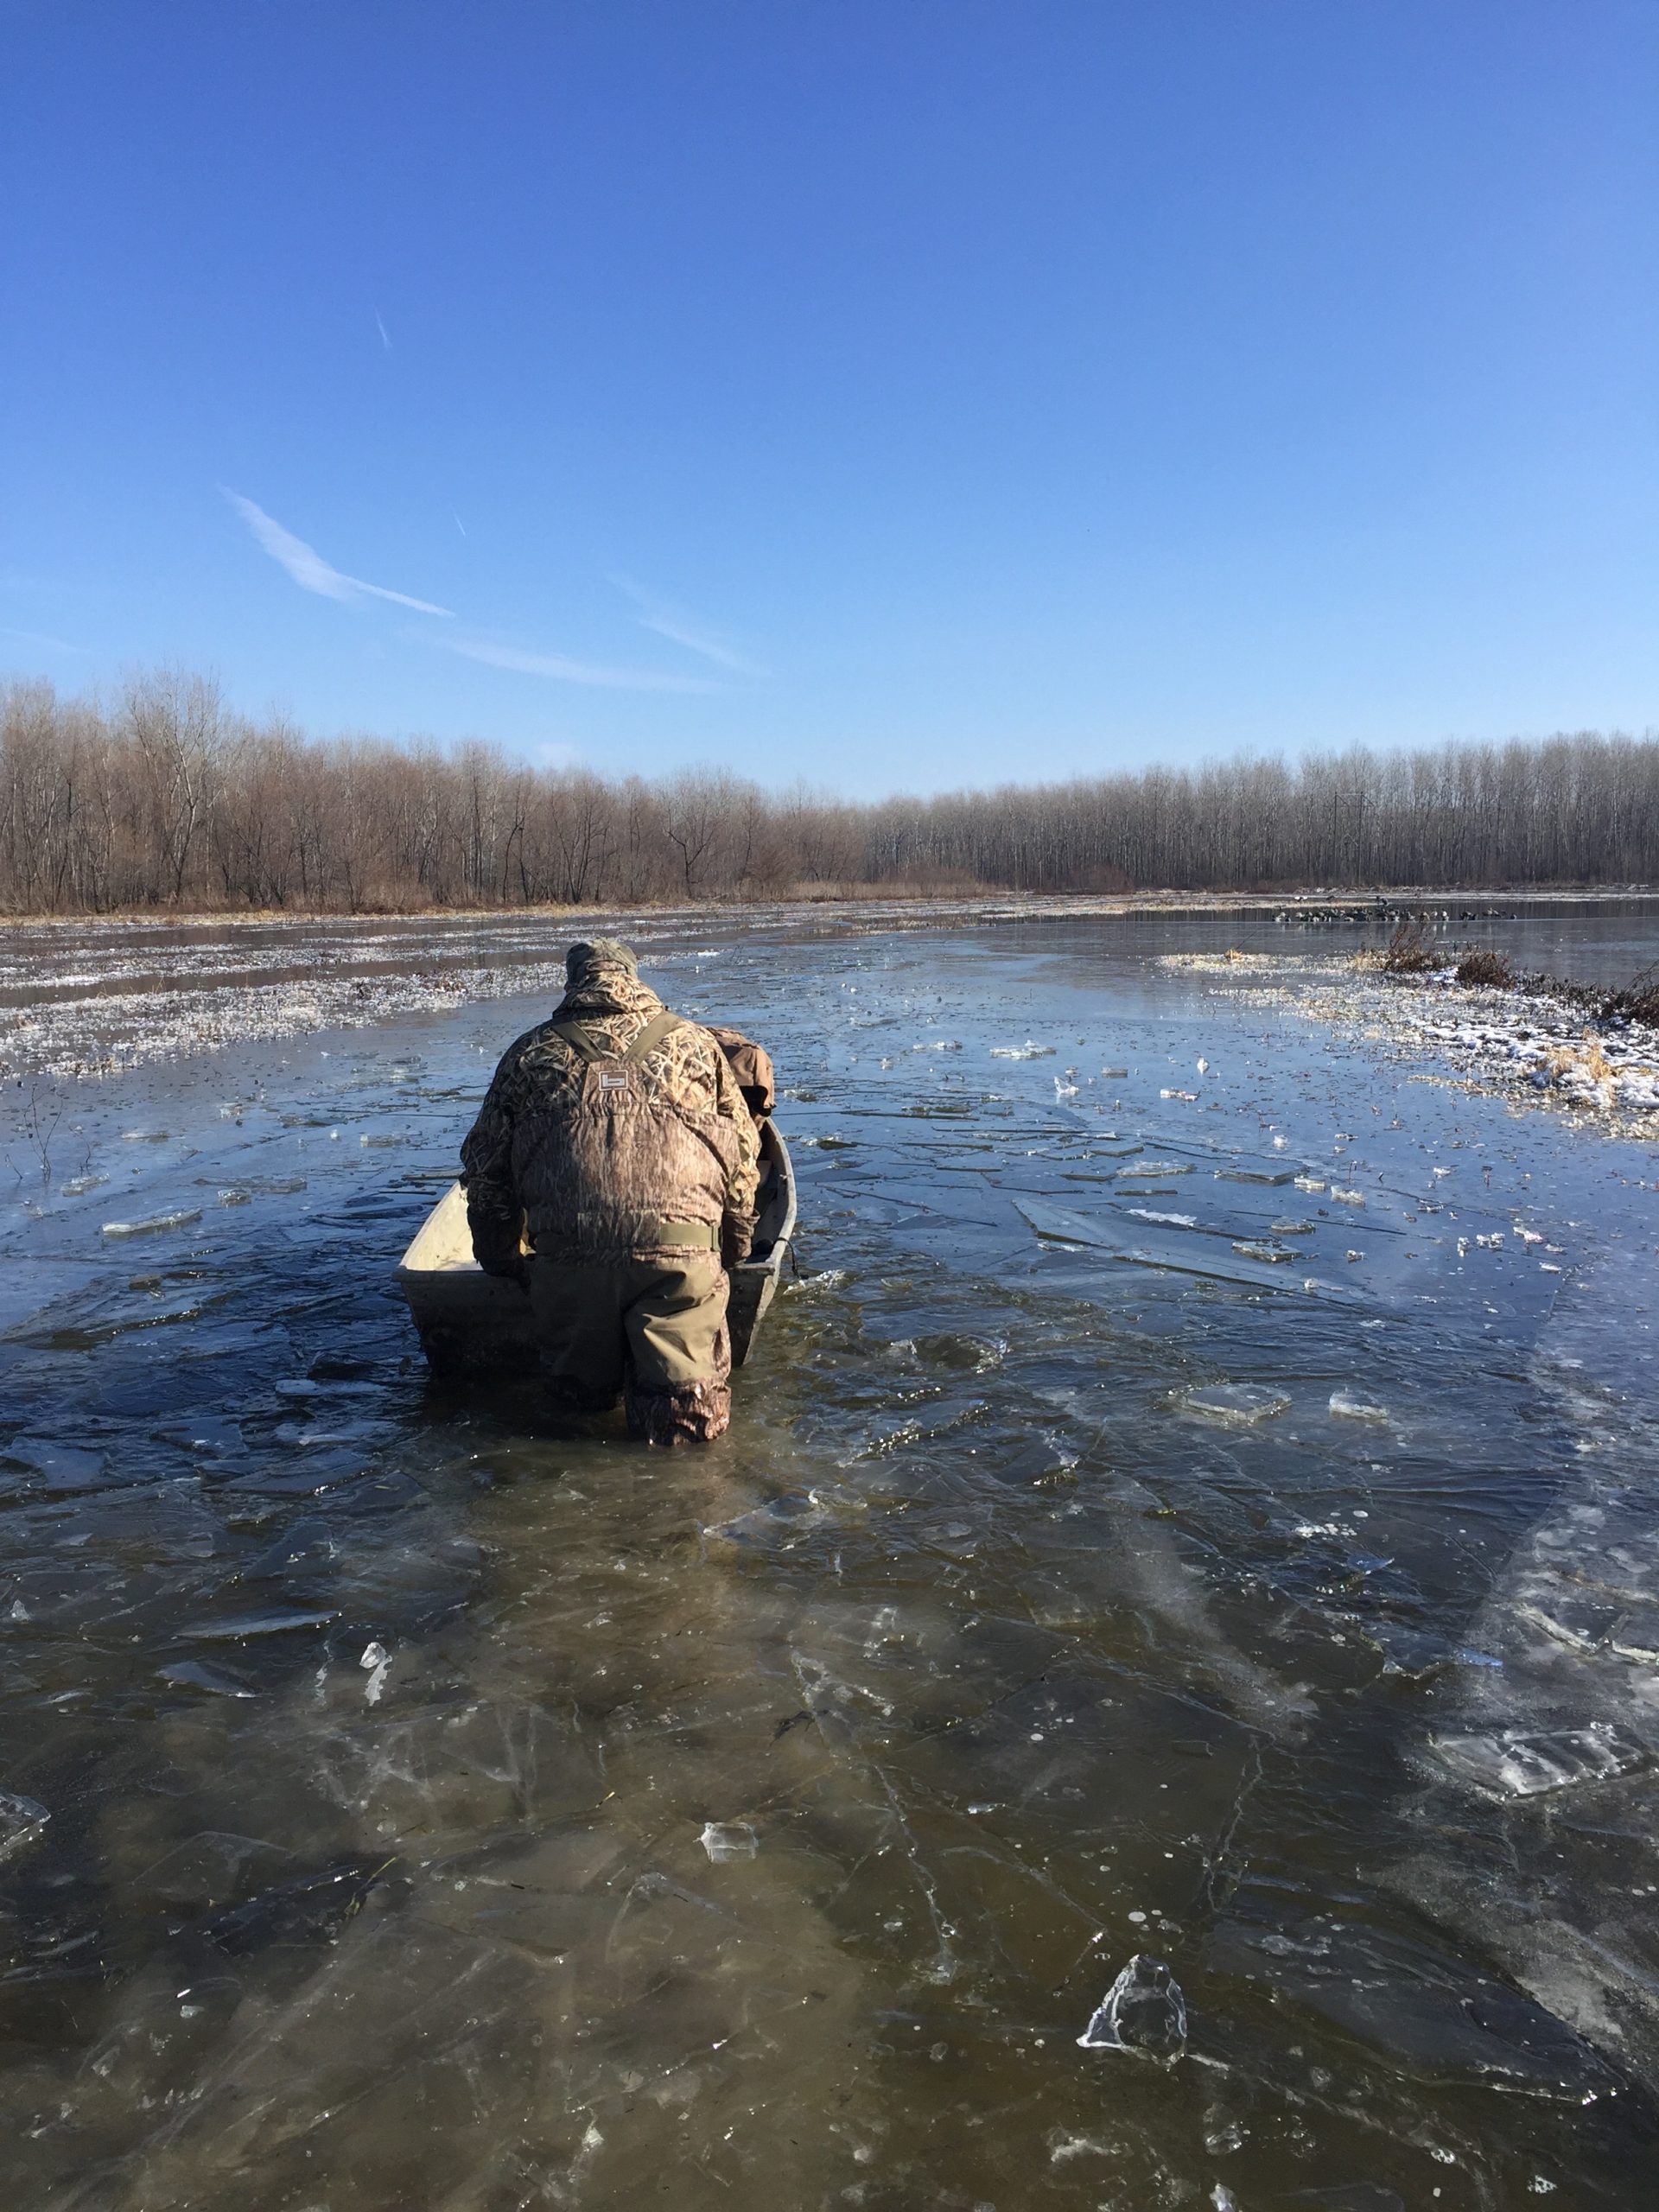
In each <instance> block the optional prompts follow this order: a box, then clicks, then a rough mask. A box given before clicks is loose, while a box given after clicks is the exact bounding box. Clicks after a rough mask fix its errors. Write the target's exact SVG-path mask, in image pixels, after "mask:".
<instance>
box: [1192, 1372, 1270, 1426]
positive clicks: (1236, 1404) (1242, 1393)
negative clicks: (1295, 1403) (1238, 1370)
mask: <svg viewBox="0 0 1659 2212" xmlns="http://www.w3.org/2000/svg"><path fill="white" fill-rule="evenodd" d="M1176 1402H1177V1404H1178V1405H1179V1407H1180V1408H1181V1410H1182V1412H1183V1413H1189V1414H1198V1415H1200V1416H1201V1417H1202V1418H1203V1419H1204V1420H1205V1421H1222V1422H1224V1423H1225V1424H1226V1426H1227V1427H1230V1428H1254V1427H1255V1424H1256V1423H1257V1422H1258V1421H1272V1420H1274V1418H1275V1416H1276V1415H1278V1414H1282V1413H1287V1412H1288V1411H1289V1409H1290V1400H1289V1399H1288V1398H1287V1396H1286V1395H1285V1393H1284V1392H1283V1391H1282V1390H1274V1389H1269V1388H1268V1385H1267V1384H1266V1383H1200V1384H1199V1385H1198V1388H1197V1389H1192V1390H1183V1391H1182V1392H1181V1393H1180V1395H1179V1398H1178V1399H1177V1401H1176Z"/></svg>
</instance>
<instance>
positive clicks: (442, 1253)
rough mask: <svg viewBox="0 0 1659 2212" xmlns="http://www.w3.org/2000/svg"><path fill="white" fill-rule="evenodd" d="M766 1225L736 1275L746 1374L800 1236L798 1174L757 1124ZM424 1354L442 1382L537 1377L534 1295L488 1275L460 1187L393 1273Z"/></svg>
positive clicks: (739, 1358) (735, 1335) (730, 1312)
mask: <svg viewBox="0 0 1659 2212" xmlns="http://www.w3.org/2000/svg"><path fill="white" fill-rule="evenodd" d="M794 1235H795V1171H794V1169H793V1168H792V1167H791V1165H790V1160H789V1150H788V1147H786V1146H785V1142H784V1141H783V1138H782V1137H781V1136H780V1135H779V1133H778V1130H777V1128H775V1126H774V1125H773V1124H772V1122H769V1121H768V1122H761V1123H760V1220H759V1223H758V1224H757V1225H756V1229H755V1236H754V1249H753V1252H752V1253H751V1254H750V1255H749V1257H748V1258H747V1260H745V1261H744V1262H742V1264H741V1266H740V1267H735V1268H733V1269H732V1288H731V1302H730V1304H729V1305H728V1307H727V1326H728V1329H729V1330H730V1331H731V1337H732V1364H733V1365H734V1367H741V1365H742V1364H743V1363H744V1361H745V1360H746V1359H747V1357H748V1356H749V1347H750V1345H751V1344H753V1342H754V1337H755V1332H756V1331H757V1330H758V1329H759V1328H760V1324H761V1321H762V1320H763V1319H765V1317H766V1308H767V1307H768V1306H770V1305H771V1304H772V1299H773V1298H774V1296H775V1295H776V1294H777V1290H778V1285H779V1281H781V1279H782V1276H783V1271H784V1263H785V1261H786V1260H787V1258H788V1257H789V1248H790V1243H791V1240H792V1239H793V1237H794ZM397 1280H398V1281H399V1283H400V1284H401V1285H402V1286H403V1292H404V1297H405V1298H406V1299H407V1300H409V1310H410V1313H411V1314H412V1315H413V1316H414V1319H415V1326H416V1328H417V1329H418V1330H419V1331H420V1333H421V1349H422V1351H424V1352H425V1354H426V1357H427V1358H428V1360H429V1362H430V1363H431V1365H432V1366H433V1367H434V1368H435V1369H436V1370H439V1371H441V1372H442V1373H445V1374H451V1373H456V1372H467V1373H480V1374H483V1373H496V1374H500V1373H504V1372H505V1373H512V1372H514V1371H520V1372H522V1371H524V1370H530V1369H533V1368H534V1366H535V1364H536V1334H535V1329H534V1326H533V1325H532V1322H531V1312H530V1297H529V1294H528V1293H527V1292H526V1291H524V1290H523V1289H521V1288H520V1287H519V1286H518V1284H517V1283H516V1282H509V1281H506V1279H505V1277H504V1276H501V1275H486V1274H485V1272H484V1270H483V1268H480V1266H479V1264H478V1262H477V1261H476V1260H475V1259H474V1257H473V1239H472V1232H471V1231H470V1230H468V1228H467V1193H466V1192H465V1191H464V1190H463V1189H462V1188H461V1185H460V1184H459V1183H455V1184H452V1185H451V1186H450V1188H449V1189H448V1191H447V1192H445V1193H444V1195H443V1197H442V1198H440V1199H439V1201H438V1203H437V1205H435V1206H434V1207H433V1209H432V1211H431V1212H430V1213H429V1215H428V1216H427V1217H426V1219H425V1220H424V1221H423V1223H422V1224H421V1227H420V1229H419V1230H418V1232H417V1233H416V1237H415V1241H414V1242H413V1243H411V1244H410V1248H409V1249H408V1251H406V1252H405V1253H404V1256H403V1261H402V1263H401V1265H400V1266H399V1268H398V1269H397Z"/></svg>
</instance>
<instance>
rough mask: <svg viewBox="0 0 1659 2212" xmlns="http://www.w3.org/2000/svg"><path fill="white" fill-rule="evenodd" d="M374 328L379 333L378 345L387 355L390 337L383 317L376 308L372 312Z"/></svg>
mask: <svg viewBox="0 0 1659 2212" xmlns="http://www.w3.org/2000/svg"><path fill="white" fill-rule="evenodd" d="M374 327H375V328H376V329H377V330H378V332H379V333H380V343H381V344H382V345H383V346H385V349H386V351H387V353H391V334H390V333H389V332H388V330H387V328H386V320H385V316H384V315H382V314H381V312H380V310H379V308H376V309H375V311H374Z"/></svg>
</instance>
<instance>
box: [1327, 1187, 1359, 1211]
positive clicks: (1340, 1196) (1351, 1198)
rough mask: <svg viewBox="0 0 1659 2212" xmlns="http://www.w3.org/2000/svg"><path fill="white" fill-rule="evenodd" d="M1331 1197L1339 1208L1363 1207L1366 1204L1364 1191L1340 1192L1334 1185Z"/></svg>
mask: <svg viewBox="0 0 1659 2212" xmlns="http://www.w3.org/2000/svg"><path fill="white" fill-rule="evenodd" d="M1331 1196H1332V1198H1333V1199H1334V1200H1335V1201H1336V1203H1337V1205H1339V1206H1363V1205H1364V1203H1365V1193H1364V1192H1363V1191H1339V1190H1338V1188H1337V1186H1336V1185H1335V1184H1334V1183H1333V1184H1332V1185H1331Z"/></svg>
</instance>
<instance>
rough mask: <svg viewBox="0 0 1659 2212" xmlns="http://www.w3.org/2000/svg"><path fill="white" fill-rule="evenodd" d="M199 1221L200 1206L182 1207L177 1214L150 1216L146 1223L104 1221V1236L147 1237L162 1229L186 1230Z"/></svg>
mask: <svg viewBox="0 0 1659 2212" xmlns="http://www.w3.org/2000/svg"><path fill="white" fill-rule="evenodd" d="M200 1219H201V1208H200V1206H183V1207H181V1208H180V1210H179V1211H178V1212H177V1213H156V1214H151V1215H150V1217H149V1219H148V1220H147V1221H106V1222H105V1224H104V1234H105V1236H149V1235H151V1234H152V1233H154V1232H156V1231H158V1230H164V1229H188V1227H189V1226H190V1224H191V1223H192V1222H193V1221H200Z"/></svg>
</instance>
